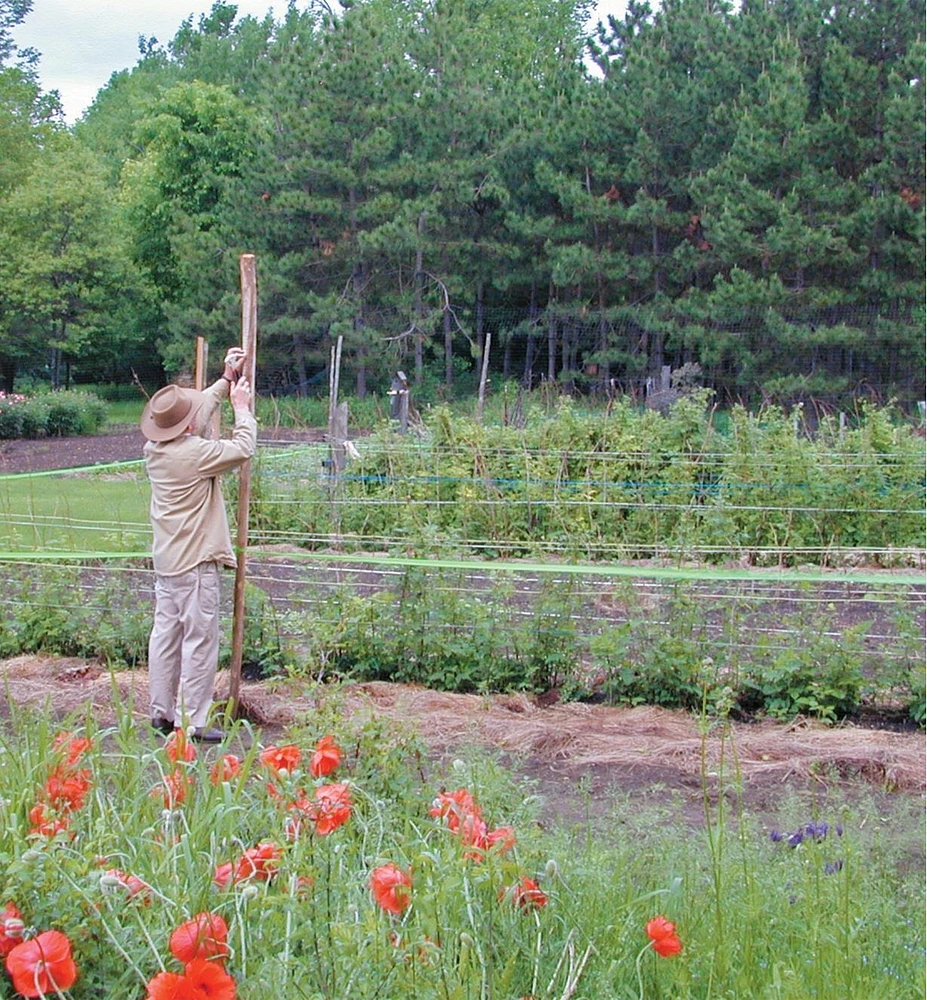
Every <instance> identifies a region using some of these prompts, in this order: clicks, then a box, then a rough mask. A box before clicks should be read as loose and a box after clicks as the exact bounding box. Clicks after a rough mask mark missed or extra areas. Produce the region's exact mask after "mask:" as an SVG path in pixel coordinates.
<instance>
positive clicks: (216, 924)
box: [170, 913, 229, 965]
mask: <svg viewBox="0 0 927 1000" xmlns="http://www.w3.org/2000/svg"><path fill="white" fill-rule="evenodd" d="M228 936H229V929H228V925H227V924H226V922H225V920H224V919H223V918H222V917H221V916H219V914H218V913H197V915H196V916H195V917H193V918H192V919H191V920H185V921H184V922H183V923H182V924H181V925H180V926H179V927H178V928H177V929H176V930H175V931H174V933H173V934H171V942H170V949H171V954H172V955H173V956H174V958H176V959H177V961H178V962H180V963H182V964H183V965H186V964H187V963H188V962H192V961H193V960H194V959H195V958H225V957H226V955H228V953H229V947H228V945H227V944H226V941H227V940H228Z"/></svg>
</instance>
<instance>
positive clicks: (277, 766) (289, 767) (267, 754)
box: [258, 744, 302, 774]
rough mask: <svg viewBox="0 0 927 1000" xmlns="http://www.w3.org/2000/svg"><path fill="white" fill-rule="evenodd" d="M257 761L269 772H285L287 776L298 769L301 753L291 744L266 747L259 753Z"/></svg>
mask: <svg viewBox="0 0 927 1000" xmlns="http://www.w3.org/2000/svg"><path fill="white" fill-rule="evenodd" d="M258 759H259V760H260V762H261V763H262V764H263V765H264V767H266V768H269V769H270V770H271V771H275V772H280V771H286V772H287V774H292V773H293V772H294V771H295V770H296V768H297V767H299V762H300V760H302V751H301V750H300V749H299V747H298V746H295V745H293V744H290V745H289V746H285V747H267V749H266V750H262V751H261V754H260V757H259V758H258Z"/></svg>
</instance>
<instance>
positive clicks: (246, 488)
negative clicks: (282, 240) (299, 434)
mask: <svg viewBox="0 0 927 1000" xmlns="http://www.w3.org/2000/svg"><path fill="white" fill-rule="evenodd" d="M239 266H240V271H241V346H242V350H244V352H245V365H244V369H243V370H242V375H243V376H244V377H245V378H247V379H248V381H249V382H250V383H251V386H252V389H253V387H254V374H255V368H256V366H255V357H256V354H257V278H256V275H255V263H254V254H250V253H245V254H242V255H241V258H240V260H239ZM251 410H252V412H253V411H254V397H253V395H252V398H251ZM250 501H251V460H250V459H248V461H246V462H245V463H244V464H243V465H242V466H241V468H240V469H239V472H238V534H237V538H236V544H235V548H236V552H237V556H238V565H237V567H236V569H235V591H234V594H233V599H232V604H233V607H232V658H231V661H230V663H229V715H230V716H231V717H232V718H233V719H234V718H236V717H237V715H238V700H239V694H240V691H241V663H242V653H243V651H244V645H245V561H246V551H247V548H248V505H249V503H250Z"/></svg>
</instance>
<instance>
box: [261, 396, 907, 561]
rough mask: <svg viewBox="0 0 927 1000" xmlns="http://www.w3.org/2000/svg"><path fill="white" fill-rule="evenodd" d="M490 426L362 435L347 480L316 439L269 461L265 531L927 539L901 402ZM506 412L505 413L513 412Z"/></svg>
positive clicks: (492, 549)
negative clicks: (892, 408)
mask: <svg viewBox="0 0 927 1000" xmlns="http://www.w3.org/2000/svg"><path fill="white" fill-rule="evenodd" d="M526 405H527V412H525V413H523V415H522V417H521V419H519V420H518V421H517V423H516V422H508V423H506V422H503V423H502V424H501V425H499V424H494V425H491V426H490V425H485V426H484V425H482V424H480V423H477V422H474V421H472V420H468V419H467V418H465V417H462V416H457V415H455V414H454V413H452V411H451V410H450V409H447V408H443V407H439V408H437V409H436V410H433V411H431V412H430V413H428V414H426V417H425V424H424V426H423V429H422V433H421V435H419V436H415V435H408V436H405V437H402V436H399V435H396V434H395V433H393V432H391V431H390V430H385V431H383V432H381V433H378V434H374V435H373V436H371V437H365V438H363V439H361V440H360V441H358V442H357V444H358V450H359V457H358V458H356V459H354V460H353V461H350V462H349V463H348V465H347V468H346V471H345V472H344V473H343V474H341V475H338V476H336V477H335V476H328V475H324V474H320V473H322V472H324V470H325V469H327V468H328V466H327V458H326V456H325V455H324V454H322V453H320V452H319V450H318V449H316V450H314V451H313V450H308V451H307V450H296V451H293V452H288V453H283V454H281V453H276V454H273V455H268V456H265V457H264V458H263V459H262V460H261V461H259V462H258V464H257V468H256V475H255V477H254V481H253V487H252V504H251V525H252V540H253V541H266V542H288V543H291V544H296V545H301V546H305V547H310V548H312V547H315V548H320V547H326V546H328V545H330V544H332V543H333V542H337V544H338V545H339V546H342V547H343V548H345V549H346V550H348V551H352V550H353V551H381V550H384V549H388V550H391V551H402V552H404V553H407V554H408V553H416V554H420V555H441V554H443V555H454V554H469V555H479V556H481V557H488V558H497V557H517V556H525V555H551V554H553V555H565V556H568V557H570V558H574V559H578V560H582V561H585V560H592V561H601V560H616V559H618V560H622V559H633V558H649V557H653V556H657V557H660V556H665V555H669V556H678V555H681V556H682V557H683V558H685V559H692V560H698V561H704V562H721V561H724V560H726V559H730V558H737V559H739V560H745V561H747V562H748V563H751V564H755V565H793V564H799V563H818V564H825V565H845V564H848V563H849V564H855V563H856V562H858V561H859V560H860V559H864V560H867V561H870V562H875V563H881V564H888V565H898V564H902V565H910V564H912V562H914V561H916V559H917V558H918V556H917V553H919V552H921V553H922V551H923V546H924V524H923V522H924V439H923V437H922V436H919V435H918V434H917V433H916V431H915V430H914V429H913V428H912V427H911V426H910V425H898V424H897V423H894V422H893V420H892V415H891V413H890V412H889V411H888V410H884V409H883V410H880V409H874V408H871V407H866V408H865V409H864V411H863V412H862V413H861V414H860V415H859V420H858V421H854V422H847V421H845V420H844V421H841V420H840V419H839V417H838V418H834V419H824V420H821V421H819V422H818V423H817V424H816V426H815V427H814V429H813V433H812V430H811V428H810V427H808V426H806V425H805V424H804V423H803V422H802V419H801V417H802V413H801V411H800V410H797V411H795V412H794V413H791V414H787V413H785V412H784V411H782V410H779V409H776V408H769V409H766V410H764V411H763V412H761V413H759V414H752V413H748V412H747V411H745V410H743V409H739V408H735V409H734V410H732V411H730V413H725V414H712V413H710V412H709V410H708V408H707V406H706V396H705V395H704V394H701V393H695V394H693V395H691V396H689V397H684V398H682V399H680V400H679V401H678V402H677V403H676V404H675V405H674V406H673V408H672V409H671V411H670V412H669V413H668V414H666V415H662V414H660V413H657V412H656V411H654V410H646V409H645V410H641V409H638V408H635V407H633V406H631V405H630V404H628V403H626V402H621V401H618V402H616V403H615V404H614V405H613V406H612V407H611V408H610V409H609V410H608V411H607V412H606V411H599V412H596V413H582V412H580V411H579V409H578V407H577V405H576V404H575V403H574V401H572V400H571V399H570V398H568V397H562V398H561V399H560V404H559V408H558V410H557V411H556V412H555V413H553V414H545V413H541V412H539V411H536V410H534V409H532V404H531V403H528V404H526ZM503 416H505V411H504V410H503Z"/></svg>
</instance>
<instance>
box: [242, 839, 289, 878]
mask: <svg viewBox="0 0 927 1000" xmlns="http://www.w3.org/2000/svg"><path fill="white" fill-rule="evenodd" d="M282 853H283V852H282V851H281V849H280V847H278V845H277V844H275V843H273V842H272V841H269V840H263V841H261V843H260V844H258V845H257V847H249V848H248V850H247V851H245V853H244V854H242V856H241V857H240V858H239V859H238V864H237V866H236V867H235V874H234V876H233V879H234V881H235V882H243V881H244V880H245V879H249V878H256V879H260V880H262V881H266V880H267V879H269V878H271V877H272V876H273V875H275V874H276V872H277V868H278V867H279V866H280V857H281V855H282Z"/></svg>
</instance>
